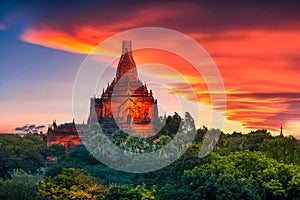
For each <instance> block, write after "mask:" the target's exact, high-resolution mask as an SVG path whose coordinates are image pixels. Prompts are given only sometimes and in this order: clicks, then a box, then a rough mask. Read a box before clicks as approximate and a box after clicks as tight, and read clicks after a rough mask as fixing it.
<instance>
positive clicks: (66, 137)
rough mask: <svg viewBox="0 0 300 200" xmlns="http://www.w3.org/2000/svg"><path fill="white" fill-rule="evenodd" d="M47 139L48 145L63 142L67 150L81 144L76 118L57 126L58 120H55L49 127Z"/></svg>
mask: <svg viewBox="0 0 300 200" xmlns="http://www.w3.org/2000/svg"><path fill="white" fill-rule="evenodd" d="M45 140H46V143H47V146H51V145H53V144H61V145H63V146H65V147H66V149H67V150H69V149H71V148H73V147H75V146H77V145H79V144H81V142H80V137H79V135H78V131H77V129H76V126H75V122H74V120H73V122H72V123H65V124H62V125H59V126H57V124H56V121H53V123H52V125H51V126H50V127H49V128H48V131H47V134H46V137H45Z"/></svg>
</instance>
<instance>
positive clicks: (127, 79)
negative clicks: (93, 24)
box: [88, 41, 158, 135]
mask: <svg viewBox="0 0 300 200" xmlns="http://www.w3.org/2000/svg"><path fill="white" fill-rule="evenodd" d="M95 118H96V119H97V121H98V122H100V124H101V125H102V127H103V128H104V129H106V130H107V133H113V132H114V131H116V130H118V129H122V130H125V131H130V132H134V133H137V134H142V135H149V134H153V133H154V131H153V126H152V124H151V122H152V121H153V120H154V119H158V107H157V99H154V96H153V93H152V90H149V91H148V88H147V86H146V84H143V83H142V82H141V81H140V80H139V78H138V74H137V68H136V64H135V62H134V59H133V55H132V48H131V41H123V42H122V55H121V57H120V60H119V63H118V68H117V71H116V77H115V78H114V79H113V81H112V82H111V83H109V84H108V85H107V88H106V89H105V90H103V92H102V95H101V97H100V98H95V97H94V98H91V104H90V116H89V119H88V123H92V122H93V121H95V120H94V119H95Z"/></svg>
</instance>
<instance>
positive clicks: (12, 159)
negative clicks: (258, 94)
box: [0, 113, 300, 200]
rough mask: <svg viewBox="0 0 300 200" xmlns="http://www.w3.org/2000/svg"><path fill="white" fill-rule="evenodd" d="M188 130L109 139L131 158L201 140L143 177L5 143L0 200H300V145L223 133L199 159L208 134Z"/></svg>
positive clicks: (56, 151) (176, 123) (0, 143)
mask: <svg viewBox="0 0 300 200" xmlns="http://www.w3.org/2000/svg"><path fill="white" fill-rule="evenodd" d="M183 122H184V123H183ZM157 123H158V124H157V127H160V124H159V122H157ZM182 124H184V125H182ZM187 124H190V125H191V124H193V119H192V118H191V116H190V115H189V114H186V116H185V119H182V118H181V117H180V116H179V115H178V114H177V113H175V114H174V115H173V116H168V118H167V119H166V122H165V125H164V126H163V127H162V128H161V129H160V131H159V133H158V134H157V135H155V136H152V137H140V136H136V135H132V134H129V133H126V132H124V131H117V132H115V133H114V134H113V135H112V136H111V137H110V141H111V142H112V143H113V144H114V145H116V146H118V147H119V148H120V149H122V150H124V151H126V152H129V153H130V152H132V153H144V152H154V151H157V150H158V149H161V148H163V147H165V146H166V145H168V144H170V142H171V141H172V140H173V139H174V137H179V138H180V136H185V135H188V134H190V132H191V131H192V132H193V131H194V132H195V137H194V138H193V141H192V142H191V143H189V144H186V143H184V142H183V143H182V145H188V146H187V147H186V149H187V150H186V151H184V152H180V155H181V154H182V155H181V156H180V157H179V158H178V159H176V160H175V161H174V162H173V163H171V164H170V165H168V166H166V167H163V168H161V169H158V170H155V171H151V172H145V173H127V172H122V171H118V170H116V169H113V168H111V167H109V166H106V165H104V164H103V163H101V162H99V161H98V160H97V159H95V158H94V157H93V156H92V154H91V153H90V152H91V150H90V149H89V151H88V150H87V149H86V147H85V146H84V145H78V146H76V147H74V148H72V149H70V150H68V151H66V149H65V147H64V146H62V145H60V144H54V145H52V146H50V147H48V146H46V143H45V142H44V141H43V140H42V139H41V137H40V135H39V134H37V133H29V134H26V135H25V136H24V137H20V136H18V135H5V134H3V135H0V159H1V162H0V177H1V179H0V199H6V200H10V199H13V200H15V199H21V200H22V199H24V200H26V199H120V200H121V199H123V200H125V199H272V200H274V199H300V141H299V140H296V139H295V138H294V137H292V136H285V137H275V136H272V135H271V134H270V132H268V131H267V130H265V129H260V130H255V131H251V132H249V133H245V134H242V133H239V132H233V133H230V134H225V133H223V132H221V135H220V137H219V139H218V140H217V142H216V144H215V145H214V148H213V150H212V151H211V152H210V153H209V154H208V155H207V156H204V157H199V151H200V149H201V145H203V141H204V140H205V137H207V133H208V132H209V130H208V128H207V127H205V126H203V127H201V128H199V129H197V130H196V129H195V128H194V127H193V126H192V125H191V126H189V128H187V129H186V125H187ZM184 127H185V128H184ZM97 130H98V128H97V125H94V126H90V128H89V130H88V132H89V133H92V134H94V135H92V136H91V138H92V139H93V140H94V141H95V143H96V144H99V143H98V141H97V139H101V137H100V138H95V137H94V136H95V135H99V134H100V135H101V133H98V131H97ZM187 130H188V131H187ZM87 137H88V136H87ZM98 146H99V145H98ZM182 148H183V147H182ZM183 149H184V148H183ZM98 150H99V149H98ZM176 150H177V151H181V148H179V150H178V149H176ZM99 151H104V150H103V149H101V148H100V150H99ZM49 156H51V157H53V158H54V159H53V160H51V161H49V160H47V157H48V158H49ZM161 156H162V157H163V158H164V159H168V157H167V156H166V155H164V154H163V153H162V155H161ZM164 156H165V157H164ZM115 159H117V160H118V159H121V158H115ZM146 164H147V163H145V165H146Z"/></svg>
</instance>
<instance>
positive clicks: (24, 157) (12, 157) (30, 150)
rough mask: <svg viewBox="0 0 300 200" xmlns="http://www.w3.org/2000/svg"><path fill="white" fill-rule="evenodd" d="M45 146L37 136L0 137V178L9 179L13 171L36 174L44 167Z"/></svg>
mask: <svg viewBox="0 0 300 200" xmlns="http://www.w3.org/2000/svg"><path fill="white" fill-rule="evenodd" d="M46 149H47V147H46V145H45V143H44V142H43V141H41V140H39V138H38V136H37V135H30V136H26V137H23V138H22V137H19V136H17V135H4V134H1V135H0V177H3V178H9V177H10V172H11V171H13V170H14V169H22V170H24V171H26V172H36V171H37V169H39V168H40V167H43V166H44V165H45V160H46Z"/></svg>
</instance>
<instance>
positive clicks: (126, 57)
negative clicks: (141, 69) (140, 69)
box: [116, 40, 138, 82]
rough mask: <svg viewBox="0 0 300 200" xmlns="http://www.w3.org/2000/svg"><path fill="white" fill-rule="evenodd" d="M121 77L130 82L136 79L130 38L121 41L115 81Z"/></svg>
mask: <svg viewBox="0 0 300 200" xmlns="http://www.w3.org/2000/svg"><path fill="white" fill-rule="evenodd" d="M121 78H122V79H124V80H127V81H130V82H131V81H132V82H137V81H138V76H137V70H136V65H135V62H134V60H133V57H132V48H131V41H130V40H128V41H123V42H122V56H121V58H120V61H119V64H118V68H117V73H116V81H119V80H120V79H121Z"/></svg>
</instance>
